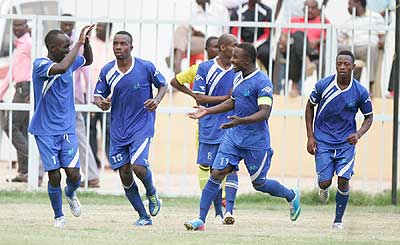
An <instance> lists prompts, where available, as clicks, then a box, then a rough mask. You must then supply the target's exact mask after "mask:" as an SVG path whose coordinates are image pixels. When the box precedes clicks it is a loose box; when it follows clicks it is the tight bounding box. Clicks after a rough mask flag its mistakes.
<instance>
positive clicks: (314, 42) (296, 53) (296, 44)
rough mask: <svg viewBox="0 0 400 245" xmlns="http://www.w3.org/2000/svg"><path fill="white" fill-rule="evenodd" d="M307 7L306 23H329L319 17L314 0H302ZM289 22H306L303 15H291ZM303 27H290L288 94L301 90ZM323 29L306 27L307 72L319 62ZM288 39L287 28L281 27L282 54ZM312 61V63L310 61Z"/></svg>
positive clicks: (295, 94)
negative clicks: (289, 82) (290, 86)
mask: <svg viewBox="0 0 400 245" xmlns="http://www.w3.org/2000/svg"><path fill="white" fill-rule="evenodd" d="M304 6H305V7H307V9H308V12H307V23H310V24H320V23H330V22H329V20H322V19H321V12H320V9H319V8H318V2H317V1H316V0H307V1H305V2H304ZM290 22H291V23H306V21H305V16H303V17H300V16H293V17H292V18H291V20H290ZM304 32H305V30H304V28H292V29H290V36H291V38H290V57H289V62H288V63H287V64H288V65H289V79H290V80H292V89H291V91H290V93H289V95H290V96H298V95H300V92H301V76H302V72H303V71H302V66H303V46H304ZM322 33H323V31H322V30H321V29H316V28H312V29H307V39H306V41H307V46H306V47H307V48H306V69H307V74H310V73H312V71H313V69H315V67H316V63H318V62H319V50H320V41H321V35H322ZM287 40H288V29H283V30H282V34H281V37H280V40H279V47H280V49H281V52H282V53H283V55H284V56H286V48H287ZM323 40H325V35H324V38H323ZM311 62H313V63H311Z"/></svg>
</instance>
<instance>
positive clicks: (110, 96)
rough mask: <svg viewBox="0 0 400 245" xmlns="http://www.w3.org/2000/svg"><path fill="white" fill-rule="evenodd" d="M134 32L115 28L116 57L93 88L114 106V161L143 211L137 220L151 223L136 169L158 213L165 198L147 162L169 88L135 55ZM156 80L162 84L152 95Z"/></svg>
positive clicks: (98, 98)
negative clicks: (157, 116) (158, 113)
mask: <svg viewBox="0 0 400 245" xmlns="http://www.w3.org/2000/svg"><path fill="white" fill-rule="evenodd" d="M132 48H133V46H132V36H131V34H130V33H129V32H126V31H120V32H117V33H116V34H115V36H114V39H113V51H114V55H115V58H116V60H114V61H111V62H109V63H108V64H106V65H105V66H104V67H103V68H102V70H101V72H100V76H99V81H98V82H97V85H96V89H95V103H96V105H97V106H98V107H99V108H101V109H102V110H103V111H105V110H108V109H109V108H110V107H111V124H110V130H111V131H110V137H111V146H110V164H111V167H112V168H113V169H114V170H117V169H118V171H119V175H120V178H121V182H122V185H123V186H124V190H125V195H126V197H127V198H128V200H129V202H130V203H131V204H132V206H133V207H134V208H135V210H136V211H137V212H138V214H139V219H138V220H137V221H136V223H135V225H138V226H145V225H152V220H151V219H150V216H149V215H148V214H147V211H146V209H145V208H144V205H143V202H142V199H141V198H140V195H139V191H138V187H137V185H136V183H135V181H134V179H133V174H132V168H133V171H134V172H135V175H136V176H137V177H138V178H139V179H140V180H141V181H142V182H143V184H144V186H145V188H146V195H147V198H148V199H149V212H150V214H151V215H152V216H156V215H157V214H158V212H159V211H160V208H161V204H160V200H159V199H158V195H157V192H156V189H155V187H154V185H153V179H152V173H151V170H150V166H149V163H148V155H149V147H150V139H151V137H153V136H154V122H155V110H156V109H157V106H158V104H159V103H160V102H161V99H162V98H163V97H164V95H165V93H166V92H167V85H166V83H165V78H164V77H163V76H162V75H161V74H160V72H159V71H157V70H156V68H155V67H154V65H153V64H152V63H150V62H149V61H146V60H142V59H139V58H137V57H132V55H131V51H132ZM152 85H155V86H156V87H157V88H158V93H157V96H156V97H155V98H153V93H152Z"/></svg>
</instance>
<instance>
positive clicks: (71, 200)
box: [65, 193, 81, 217]
mask: <svg viewBox="0 0 400 245" xmlns="http://www.w3.org/2000/svg"><path fill="white" fill-rule="evenodd" d="M65 196H66V197H67V201H68V204H69V208H70V209H71V213H72V215H73V216H75V217H79V216H81V203H80V202H79V199H78V197H77V196H76V193H74V195H73V196H72V197H68V196H67V195H65Z"/></svg>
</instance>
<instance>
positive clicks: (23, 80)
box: [0, 20, 32, 182]
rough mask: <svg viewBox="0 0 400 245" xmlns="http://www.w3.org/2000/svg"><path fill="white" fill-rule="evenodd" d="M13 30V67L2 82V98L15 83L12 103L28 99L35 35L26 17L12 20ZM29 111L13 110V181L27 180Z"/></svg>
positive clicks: (6, 116) (0, 96)
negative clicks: (15, 162)
mask: <svg viewBox="0 0 400 245" xmlns="http://www.w3.org/2000/svg"><path fill="white" fill-rule="evenodd" d="M13 33H14V35H15V36H16V37H17V39H16V40H15V41H14V44H15V49H14V52H13V55H12V64H11V67H10V70H9V72H8V74H7V76H6V78H5V79H4V81H3V82H2V83H1V86H0V102H3V97H4V94H5V93H6V92H7V89H8V87H9V86H10V84H12V83H13V84H14V87H15V93H14V97H13V103H29V94H30V89H29V87H30V80H31V70H32V60H31V49H32V39H31V36H30V34H29V27H28V25H27V21H26V20H14V21H13ZM8 116H9V115H8V113H5V116H4V122H3V130H4V131H5V133H6V134H7V135H8V132H9V129H8V128H9V124H8V122H9V121H8V120H9V119H8ZM28 123H29V112H28V111H13V112H12V125H11V127H12V144H13V145H14V147H15V149H16V150H17V158H18V175H17V176H16V177H15V178H13V179H11V181H12V182H27V181H28V130H27V129H28Z"/></svg>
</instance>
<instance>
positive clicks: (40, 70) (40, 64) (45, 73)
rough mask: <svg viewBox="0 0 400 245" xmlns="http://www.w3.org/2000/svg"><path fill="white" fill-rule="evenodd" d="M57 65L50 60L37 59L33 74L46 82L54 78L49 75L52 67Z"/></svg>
mask: <svg viewBox="0 0 400 245" xmlns="http://www.w3.org/2000/svg"><path fill="white" fill-rule="evenodd" d="M55 64H56V63H54V62H53V61H51V60H49V59H44V58H39V59H36V60H35V61H34V63H33V73H34V74H35V76H37V77H40V78H44V80H46V79H47V78H50V77H52V76H50V75H49V72H50V69H51V67H52V66H53V65H55Z"/></svg>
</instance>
